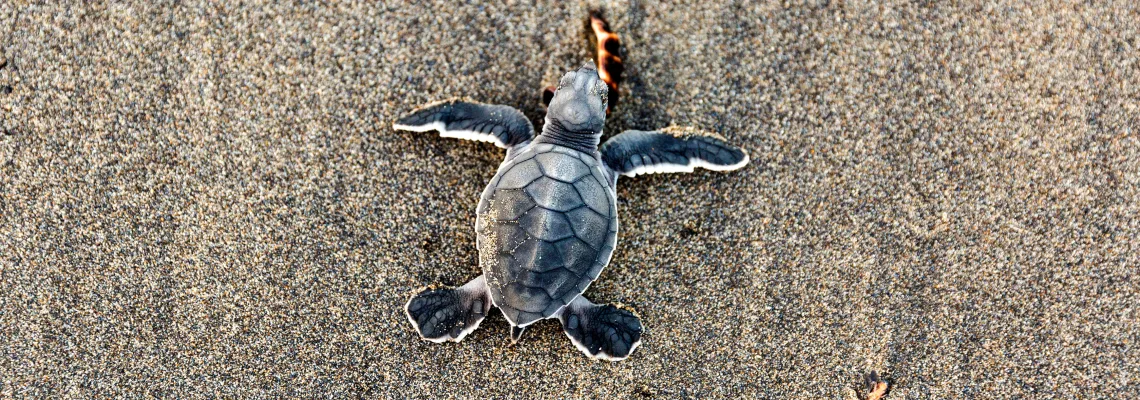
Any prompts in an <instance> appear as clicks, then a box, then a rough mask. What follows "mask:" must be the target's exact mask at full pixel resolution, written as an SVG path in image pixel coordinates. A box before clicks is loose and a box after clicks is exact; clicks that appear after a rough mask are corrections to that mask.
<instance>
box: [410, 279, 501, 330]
mask: <svg viewBox="0 0 1140 400" xmlns="http://www.w3.org/2000/svg"><path fill="white" fill-rule="evenodd" d="M490 310H491V298H490V296H489V295H488V293H487V280H486V279H484V278H483V276H482V275H480V276H479V277H478V278H475V279H473V280H472V281H471V282H467V284H465V285H463V286H460V287H458V288H442V289H440V288H431V287H429V288H426V289H424V290H422V291H420V292H419V293H418V294H416V295H415V296H414V297H412V299H411V300H408V304H407V305H405V306H404V312H405V313H406V314H407V315H408V321H411V323H412V325H413V326H415V327H416V331H417V332H419V334H420V337H422V338H424V340H428V341H432V342H435V343H442V342H445V341H448V340H450V341H452V342H458V341H460V340H463V337H464V336H467V334H468V333H471V331H474V330H475V328H478V327H479V323H481V322H483V318H484V317H486V316H487V312H488V311H490Z"/></svg>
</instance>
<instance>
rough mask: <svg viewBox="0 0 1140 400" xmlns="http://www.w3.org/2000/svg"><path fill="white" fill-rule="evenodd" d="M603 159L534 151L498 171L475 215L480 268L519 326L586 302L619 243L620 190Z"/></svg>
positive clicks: (557, 149) (542, 147) (541, 148)
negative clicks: (616, 189)
mask: <svg viewBox="0 0 1140 400" xmlns="http://www.w3.org/2000/svg"><path fill="white" fill-rule="evenodd" d="M609 182H610V180H609V179H608V178H607V177H606V175H605V172H604V171H603V169H602V164H601V161H600V160H599V159H598V157H597V155H596V154H586V153H583V152H580V151H577V150H573V149H569V148H565V147H561V146H557V145H551V144H534V145H530V146H529V147H528V148H525V149H523V150H522V151H520V152H518V153H517V155H516V156H514V157H513V158H511V159H509V160H507V161H506V162H504V163H503V165H502V166H500V167H499V172H498V173H497V174H495V177H494V178H492V179H491V183H489V184H488V185H487V188H486V189H485V190H484V191H483V195H482V197H481V198H480V200H479V208H478V210H477V211H476V214H477V216H476V220H475V231H476V234H477V236H476V241H477V243H478V247H479V265H480V267H481V268H482V269H483V274H484V276H485V277H486V279H487V286H488V287H489V288H490V291H491V299H492V300H493V301H494V303H495V305H496V306H498V307H499V309H500V310H502V311H503V314H504V315H506V317H507V319H508V320H509V321H510V322H511V323H512V324H513V325H516V326H525V325H528V324H530V323H532V322H534V321H537V320H540V319H543V318H547V317H550V316H551V315H553V314H554V313H555V312H557V311H558V310H559V309H560V308H562V307H563V306H565V305H567V304H569V303H570V301H572V300H574V298H575V297H576V296H578V295H579V294H582V292H584V291H585V290H586V288H587V287H589V286H590V283H591V282H593V281H594V279H596V278H597V277H598V274H599V273H601V272H602V268H605V266H606V264H608V263H609V261H610V255H611V254H612V253H613V250H614V245H615V244H616V242H617V204H616V202H615V198H616V197H615V194H614V189H613V186H611V185H610V184H609Z"/></svg>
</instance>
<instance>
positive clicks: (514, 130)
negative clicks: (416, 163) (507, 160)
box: [392, 99, 534, 149]
mask: <svg viewBox="0 0 1140 400" xmlns="http://www.w3.org/2000/svg"><path fill="white" fill-rule="evenodd" d="M392 128H394V129H399V130H405V131H412V132H427V131H433V130H434V131H439V136H442V137H451V138H459V139H467V140H477V141H481V142H491V143H494V144H495V146H498V147H501V148H504V149H509V148H511V147H514V146H516V145H518V144H521V143H526V142H529V141H530V140H531V139H533V138H534V126H533V125H531V123H530V120H529V119H527V118H526V116H525V115H523V113H522V112H520V111H519V110H516V109H514V108H512V107H508V106H500V105H490V104H482V103H476V102H473V101H466V100H460V99H450V100H444V101H439V102H435V103H431V104H427V105H425V106H423V107H420V108H417V109H415V110H414V111H412V112H411V113H409V114H408V115H405V116H403V117H401V118H400V119H397V120H396V122H395V123H393V124H392Z"/></svg>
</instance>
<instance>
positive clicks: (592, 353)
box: [558, 296, 642, 361]
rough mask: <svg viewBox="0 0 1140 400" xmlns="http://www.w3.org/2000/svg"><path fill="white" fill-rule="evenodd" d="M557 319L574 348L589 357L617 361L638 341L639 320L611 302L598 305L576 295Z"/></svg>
mask: <svg viewBox="0 0 1140 400" xmlns="http://www.w3.org/2000/svg"><path fill="white" fill-rule="evenodd" d="M558 320H559V321H562V329H563V330H564V331H565V332H566V336H569V337H570V341H571V342H573V343H574V347H577V348H578V350H581V351H582V353H585V354H586V356H588V357H590V358H593V359H603V360H607V361H621V360H624V359H625V358H626V357H629V355H630V354H633V351H634V350H635V349H637V346H638V345H640V344H641V332H642V327H641V319H640V318H638V317H637V315H636V314H634V313H633V312H630V311H629V310H625V309H622V308H620V307H618V306H615V305H613V304H605V305H598V304H594V303H591V302H590V301H589V300H586V298H585V297H582V296H578V297H577V298H576V299H574V301H572V302H570V304H569V305H567V306H566V307H565V308H563V309H562V312H561V313H560V314H558Z"/></svg>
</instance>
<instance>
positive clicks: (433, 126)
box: [392, 121, 509, 149]
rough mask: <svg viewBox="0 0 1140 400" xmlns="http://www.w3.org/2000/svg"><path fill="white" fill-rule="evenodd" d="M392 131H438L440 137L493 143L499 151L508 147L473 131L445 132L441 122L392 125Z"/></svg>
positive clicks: (490, 137) (484, 134) (445, 128)
mask: <svg viewBox="0 0 1140 400" xmlns="http://www.w3.org/2000/svg"><path fill="white" fill-rule="evenodd" d="M392 129H397V130H401V131H410V132H429V131H439V136H440V137H445V138H455V139H465V140H474V141H477V142H490V143H494V144H495V147H498V148H501V149H505V148H507V147H509V146H507V144H506V143H503V142H500V141H499V138H497V137H495V135H491V134H487V133H483V132H475V131H449V130H447V125H446V124H444V123H443V122H441V121H436V122H432V123H430V124H427V125H404V124H392Z"/></svg>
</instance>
